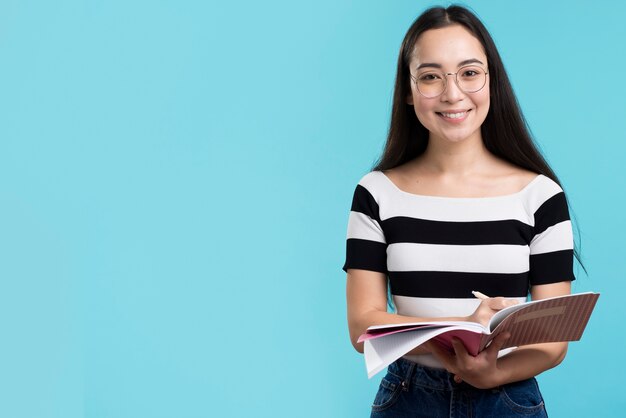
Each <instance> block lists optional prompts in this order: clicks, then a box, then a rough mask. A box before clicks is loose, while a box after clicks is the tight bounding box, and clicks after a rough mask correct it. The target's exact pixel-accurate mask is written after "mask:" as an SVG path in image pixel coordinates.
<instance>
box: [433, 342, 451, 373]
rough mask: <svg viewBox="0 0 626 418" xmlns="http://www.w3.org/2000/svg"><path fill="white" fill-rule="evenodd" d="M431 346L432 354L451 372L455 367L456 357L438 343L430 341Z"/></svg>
mask: <svg viewBox="0 0 626 418" xmlns="http://www.w3.org/2000/svg"><path fill="white" fill-rule="evenodd" d="M429 345H430V348H431V353H432V354H433V355H434V356H435V357H436V358H437V359H438V360H439V361H440V362H441V363H442V364H443V366H444V367H445V368H446V369H447V370H448V371H451V369H452V366H453V365H454V355H453V354H450V351H449V350H448V348H447V347H445V346H444V345H442V344H441V343H440V342H438V341H435V340H430V341H429Z"/></svg>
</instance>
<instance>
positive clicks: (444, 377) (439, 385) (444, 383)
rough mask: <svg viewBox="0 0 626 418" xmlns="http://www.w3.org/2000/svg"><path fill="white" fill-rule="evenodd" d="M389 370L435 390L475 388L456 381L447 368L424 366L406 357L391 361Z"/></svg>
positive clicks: (411, 381)
mask: <svg viewBox="0 0 626 418" xmlns="http://www.w3.org/2000/svg"><path fill="white" fill-rule="evenodd" d="M387 372H388V373H391V374H394V375H396V376H397V377H399V378H400V379H402V381H403V382H407V383H409V384H411V385H417V386H421V387H425V388H429V389H433V390H444V391H448V390H450V391H451V390H459V389H475V388H473V387H472V386H471V385H468V384H467V383H465V382H461V383H456V382H455V381H454V375H453V374H452V373H450V372H448V371H447V370H445V369H435V368H432V367H426V366H422V365H421V364H418V363H414V362H412V361H409V360H406V359H404V358H399V359H398V360H396V361H395V362H393V363H391V364H390V365H389V367H388V369H387Z"/></svg>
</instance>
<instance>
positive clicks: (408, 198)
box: [343, 171, 574, 365]
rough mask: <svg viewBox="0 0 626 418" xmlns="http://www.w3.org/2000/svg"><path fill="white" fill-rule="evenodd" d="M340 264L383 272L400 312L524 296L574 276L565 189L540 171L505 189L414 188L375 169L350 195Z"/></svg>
mask: <svg viewBox="0 0 626 418" xmlns="http://www.w3.org/2000/svg"><path fill="white" fill-rule="evenodd" d="M343 268H344V270H346V271H347V270H348V269H363V270H372V271H378V272H381V273H384V274H385V275H387V277H388V278H389V284H390V290H391V294H392V295H393V300H394V304H395V306H396V309H397V312H398V314H400V315H408V316H420V317H444V316H466V315H470V314H471V313H472V312H473V311H474V310H475V309H476V307H477V306H478V303H479V301H478V300H477V299H476V298H475V297H474V296H473V295H472V293H471V292H472V290H476V291H480V292H482V293H484V294H486V295H489V296H506V297H509V298H518V299H519V300H520V301H525V300H526V297H527V295H528V292H529V288H530V286H532V285H537V284H548V283H556V282H561V281H569V280H574V274H573V236H572V226H571V222H570V218H569V212H568V208H567V202H566V199H565V195H564V193H563V190H562V189H561V188H560V187H559V185H558V184H557V183H555V182H554V181H553V180H551V179H550V178H548V177H546V176H544V175H538V176H537V177H536V178H535V179H533V180H532V181H531V182H530V183H529V184H528V185H527V186H526V187H524V189H522V190H521V191H519V192H517V193H514V194H509V195H504V196H496V197H481V198H456V197H437V196H424V195H416V194H412V193H408V192H404V191H402V190H400V189H399V188H398V187H397V186H396V185H395V184H394V183H392V182H391V180H390V179H389V178H388V177H387V176H386V175H385V174H383V173H382V172H380V171H374V172H371V173H369V174H367V175H365V176H364V177H363V178H362V179H361V181H360V182H359V184H358V185H357V187H356V190H355V193H354V199H353V201H352V209H351V212H350V218H349V221H348V237H347V251H346V262H345V265H344V267H343ZM422 363H424V362H422ZM426 363H429V362H426ZM427 365H428V364H427Z"/></svg>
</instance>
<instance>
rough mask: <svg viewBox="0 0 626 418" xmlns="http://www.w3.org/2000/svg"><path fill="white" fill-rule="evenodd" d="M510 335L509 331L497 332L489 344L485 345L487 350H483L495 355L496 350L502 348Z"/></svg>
mask: <svg viewBox="0 0 626 418" xmlns="http://www.w3.org/2000/svg"><path fill="white" fill-rule="evenodd" d="M510 337H511V333H509V332H503V333H501V334H498V335H497V336H496V338H494V339H493V341H491V344H490V345H489V347H487V350H485V351H487V354H488V355H495V356H496V357H497V356H498V352H499V351H500V350H502V348H503V347H504V345H505V344H506V342H507V341H508V339H509V338H510Z"/></svg>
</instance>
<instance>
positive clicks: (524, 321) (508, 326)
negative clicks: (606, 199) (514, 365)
mask: <svg viewBox="0 0 626 418" xmlns="http://www.w3.org/2000/svg"><path fill="white" fill-rule="evenodd" d="M598 297H600V294H598V293H592V292H588V293H579V294H574V295H566V296H558V297H555V298H549V299H541V300H535V301H530V302H526V303H521V304H519V305H513V306H509V307H508V308H504V309H502V310H501V311H498V312H497V313H496V314H495V315H494V316H493V317H492V318H491V320H490V321H489V324H488V325H487V326H486V327H485V326H483V325H481V324H478V323H475V322H466V321H461V322H450V321H440V322H437V321H435V322H413V323H405V324H390V325H375V326H372V327H369V328H368V329H367V331H366V332H365V334H363V335H361V336H360V337H359V340H358V341H359V342H364V354H365V364H366V367H367V375H368V377H370V378H371V377H372V376H374V375H375V374H376V373H378V372H379V371H381V370H382V369H384V368H385V367H387V366H388V365H389V364H391V363H393V362H394V361H396V360H397V359H398V358H400V357H402V356H403V355H405V354H406V353H408V352H409V351H411V350H412V349H414V348H415V347H417V346H419V345H421V344H423V343H425V342H426V341H428V340H431V339H435V340H436V341H438V342H440V343H442V344H443V345H445V346H447V347H448V348H449V349H450V350H452V338H453V337H457V338H460V339H461V341H462V342H463V344H464V345H465V348H466V349H467V351H468V352H469V353H470V354H472V355H477V354H478V353H479V352H481V351H482V350H484V349H485V348H486V347H487V346H488V345H489V343H490V342H491V341H492V340H493V339H494V338H495V337H497V336H498V335H499V334H501V333H502V332H505V331H508V332H509V333H510V334H511V337H510V338H509V339H508V340H507V341H506V343H505V345H504V347H503V348H507V347H517V346H521V345H527V344H536V343H547V342H557V341H578V340H580V338H581V337H582V334H583V331H584V329H585V327H586V326H587V322H588V321H589V317H590V316H591V312H592V311H593V308H594V307H595V305H596V301H597V300H598Z"/></svg>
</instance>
